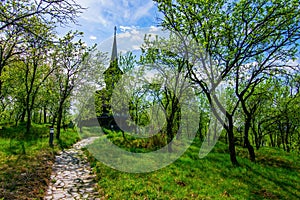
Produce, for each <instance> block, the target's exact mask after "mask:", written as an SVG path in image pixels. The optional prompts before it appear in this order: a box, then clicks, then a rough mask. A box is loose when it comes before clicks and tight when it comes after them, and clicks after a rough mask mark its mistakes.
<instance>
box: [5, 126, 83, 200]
mask: <svg viewBox="0 0 300 200" xmlns="http://www.w3.org/2000/svg"><path fill="white" fill-rule="evenodd" d="M24 130H25V126H24V125H20V126H18V127H14V126H12V127H9V126H5V128H2V130H1V131H0V199H1V198H3V199H18V200H19V199H42V198H43V196H44V193H45V190H46V189H47V187H48V181H49V177H50V174H51V167H52V164H53V160H54V156H55V153H56V152H57V151H59V150H60V149H62V148H68V147H69V146H71V145H72V144H74V143H75V142H76V141H77V140H79V135H78V134H77V132H76V131H73V130H71V129H69V130H67V131H62V133H61V140H60V141H56V140H54V147H53V148H50V147H49V125H47V124H44V125H38V124H33V127H32V131H31V133H30V134H29V135H26V136H25V135H24ZM24 151H25V154H24Z"/></svg>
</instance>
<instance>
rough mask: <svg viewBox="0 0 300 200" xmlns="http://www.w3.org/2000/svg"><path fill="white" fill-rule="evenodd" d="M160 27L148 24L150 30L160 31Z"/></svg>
mask: <svg viewBox="0 0 300 200" xmlns="http://www.w3.org/2000/svg"><path fill="white" fill-rule="evenodd" d="M160 30H161V28H159V27H157V26H150V32H157V31H160Z"/></svg>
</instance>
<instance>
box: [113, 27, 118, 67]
mask: <svg viewBox="0 0 300 200" xmlns="http://www.w3.org/2000/svg"><path fill="white" fill-rule="evenodd" d="M115 59H118V52H117V27H116V26H115V33H114V43H113V48H112V53H111V61H114V60H115Z"/></svg>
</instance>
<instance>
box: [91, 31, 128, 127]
mask: <svg viewBox="0 0 300 200" xmlns="http://www.w3.org/2000/svg"><path fill="white" fill-rule="evenodd" d="M122 75H123V72H122V70H121V69H120V68H119V66H118V51H117V27H115V30H114V39H113V46H112V54H111V59H110V62H109V66H108V68H107V69H106V70H105V72H104V81H105V88H103V89H102V90H99V91H97V92H96V98H95V99H96V101H95V102H96V104H98V105H96V113H97V119H98V121H99V124H100V125H101V126H102V127H105V128H113V129H116V128H118V126H117V124H116V122H115V120H114V118H113V115H112V112H111V105H110V102H111V96H112V93H113V90H114V88H115V86H116V84H117V82H118V80H120V79H121V77H122Z"/></svg>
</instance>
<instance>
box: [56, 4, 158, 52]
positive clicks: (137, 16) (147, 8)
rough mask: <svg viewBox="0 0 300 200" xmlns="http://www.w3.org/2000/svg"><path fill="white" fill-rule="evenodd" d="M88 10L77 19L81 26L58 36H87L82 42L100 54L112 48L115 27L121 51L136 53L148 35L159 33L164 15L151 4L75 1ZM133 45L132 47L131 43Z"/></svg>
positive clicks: (66, 28)
mask: <svg viewBox="0 0 300 200" xmlns="http://www.w3.org/2000/svg"><path fill="white" fill-rule="evenodd" d="M75 1H76V2H77V3H79V4H80V5H82V6H83V7H85V8H87V9H86V10H85V11H84V12H83V13H82V14H81V15H80V17H79V18H78V24H79V25H70V26H69V27H65V28H59V29H58V33H59V35H63V34H64V33H65V32H67V31H68V30H70V29H72V30H79V31H82V32H84V38H83V40H84V41H85V42H86V43H87V44H88V45H92V44H94V43H97V45H98V47H99V49H100V50H106V49H107V48H108V46H109V47H111V43H112V36H113V33H114V26H117V29H118V30H117V34H118V49H119V51H121V50H125V49H126V50H130V48H134V49H136V48H137V47H138V46H139V44H138V43H140V42H141V40H143V38H144V34H145V33H154V32H155V31H159V29H158V28H157V26H158V24H159V20H158V19H157V18H158V17H159V16H160V15H161V14H160V13H159V12H158V10H157V8H156V6H155V3H154V2H153V1H152V0H75ZM129 42H131V44H130V45H129V44H128V43H129Z"/></svg>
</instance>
